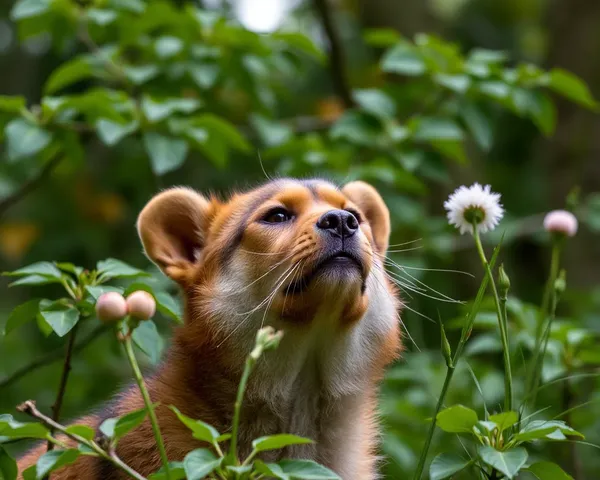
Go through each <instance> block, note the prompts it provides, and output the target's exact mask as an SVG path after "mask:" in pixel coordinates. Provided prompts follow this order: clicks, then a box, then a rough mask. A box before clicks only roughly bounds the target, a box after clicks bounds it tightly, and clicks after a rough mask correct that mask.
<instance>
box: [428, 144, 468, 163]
mask: <svg viewBox="0 0 600 480" xmlns="http://www.w3.org/2000/svg"><path fill="white" fill-rule="evenodd" d="M431 146H432V147H433V148H434V149H435V150H437V151H438V152H440V153H441V154H442V155H444V156H445V157H448V158H450V159H451V160H454V161H456V162H458V163H461V164H465V163H467V154H466V153H465V148H464V145H463V142H461V141H455V140H439V141H432V142H431Z"/></svg>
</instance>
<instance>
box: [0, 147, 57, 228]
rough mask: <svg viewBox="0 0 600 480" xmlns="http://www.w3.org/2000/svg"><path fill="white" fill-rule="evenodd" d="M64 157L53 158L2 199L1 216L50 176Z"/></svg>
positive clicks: (0, 203) (0, 205)
mask: <svg viewBox="0 0 600 480" xmlns="http://www.w3.org/2000/svg"><path fill="white" fill-rule="evenodd" d="M62 159H63V156H61V155H56V156H55V157H54V158H52V159H51V160H50V161H48V163H46V165H44V167H43V168H42V169H41V170H40V171H39V172H38V174H37V175H35V176H34V177H32V178H30V179H29V180H28V181H26V182H25V183H24V184H23V185H21V186H20V187H19V189H18V190H16V191H15V192H13V193H12V194H11V195H9V196H7V197H5V198H3V199H2V200H0V218H2V216H3V215H4V214H5V213H6V211H7V210H8V209H9V208H10V207H12V206H13V205H14V204H16V203H18V202H19V201H21V200H22V199H23V198H24V197H26V196H27V195H29V194H30V193H31V192H32V191H33V190H35V189H36V188H37V187H39V186H40V185H41V184H42V183H43V182H44V181H45V180H46V178H47V177H48V176H50V174H51V173H52V171H53V170H54V169H55V168H56V166H57V165H58V164H59V163H60V161H61V160H62Z"/></svg>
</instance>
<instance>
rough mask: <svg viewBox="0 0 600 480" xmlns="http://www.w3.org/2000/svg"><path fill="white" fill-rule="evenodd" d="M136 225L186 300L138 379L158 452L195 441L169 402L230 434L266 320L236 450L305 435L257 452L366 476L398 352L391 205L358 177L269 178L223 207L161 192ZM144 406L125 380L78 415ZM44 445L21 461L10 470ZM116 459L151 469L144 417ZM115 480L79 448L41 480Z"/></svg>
mask: <svg viewBox="0 0 600 480" xmlns="http://www.w3.org/2000/svg"><path fill="white" fill-rule="evenodd" d="M137 228H138V232H139V236H140V238H141V241H142V244H143V246H144V250H145V252H146V254H147V256H148V257H149V258H150V259H151V260H152V261H153V262H154V263H156V264H157V265H158V266H159V267H160V268H161V269H162V271H163V272H164V273H165V274H166V275H167V276H168V277H170V278H171V279H173V280H174V281H175V282H177V283H178V284H179V285H180V286H181V289H182V291H183V295H184V303H185V309H184V310H185V313H184V325H183V326H181V327H178V328H177V329H176V330H175V333H174V337H173V341H172V345H171V347H170V349H169V350H168V352H167V353H166V355H165V359H164V360H163V362H162V364H161V366H160V367H159V368H158V369H157V371H156V372H155V373H153V374H152V375H151V376H149V377H148V378H147V379H146V382H147V385H148V389H149V391H150V395H151V397H152V400H153V401H154V402H159V403H160V405H159V406H158V408H157V411H156V413H157V416H158V421H159V425H160V429H161V431H162V434H163V437H164V442H165V447H166V450H167V455H168V457H169V459H170V460H179V461H181V460H183V458H184V457H185V455H186V454H187V453H189V452H190V451H191V450H193V449H195V448H199V447H203V446H206V445H205V444H202V443H201V442H199V441H198V440H195V439H193V438H192V435H191V432H190V431H189V430H188V428H187V427H186V426H185V425H183V424H182V423H181V422H180V421H179V420H178V419H177V418H176V416H175V414H174V413H173V412H172V411H171V410H170V409H169V408H168V406H169V405H174V406H176V407H177V408H178V409H179V410H180V411H181V412H182V413H184V414H185V415H188V416H190V417H192V418H197V419H201V420H203V421H205V422H207V423H209V424H211V425H213V426H215V427H216V428H217V429H218V430H219V431H221V432H226V431H228V429H229V428H230V426H231V421H232V416H233V406H234V402H235V395H236V391H237V387H238V383H239V381H240V377H241V373H242V370H243V366H244V361H245V359H246V356H247V355H248V353H249V352H250V350H251V348H252V346H253V343H254V339H255V335H256V332H257V330H258V329H259V328H260V327H261V326H265V325H271V326H273V327H274V328H275V329H278V330H283V331H284V336H283V339H282V341H281V344H280V345H279V348H277V349H276V350H274V351H269V352H267V353H266V354H265V355H264V356H263V357H261V359H260V360H259V362H258V364H257V365H256V368H255V370H254V371H253V373H252V375H251V377H250V380H249V383H248V389H247V394H246V397H245V399H244V403H243V407H242V413H241V423H240V437H239V448H240V454H241V455H242V457H244V456H246V455H248V454H249V453H250V451H251V441H252V440H253V439H254V438H257V437H259V436H263V435H271V434H276V433H292V434H296V435H301V436H304V437H308V438H311V439H313V440H314V441H315V443H314V444H308V445H298V446H291V447H287V448H285V449H283V450H277V451H273V452H265V453H264V454H263V456H262V457H261V458H263V459H265V460H268V461H274V460H275V461H276V460H279V459H281V458H303V459H311V460H315V461H317V462H319V463H321V464H323V465H325V466H327V467H328V468H330V469H331V470H333V471H335V472H336V473H337V474H339V475H340V477H342V478H343V479H344V480H371V479H375V478H377V446H378V438H379V432H378V425H377V415H376V396H377V390H378V384H379V382H380V380H381V379H382V376H383V374H384V368H385V366H386V365H387V364H389V363H390V362H391V361H393V360H394V359H395V358H397V356H398V355H399V352H400V348H401V340H400V329H399V320H398V314H399V308H400V300H399V299H398V296H397V292H396V291H395V289H394V287H393V286H392V284H391V283H390V282H389V281H388V279H387V277H386V275H385V272H384V266H383V259H384V256H385V254H386V250H387V247H388V240H389V235H390V219H389V212H388V209H387V208H386V206H385V204H384V202H383V200H382V198H381V196H380V195H379V194H378V192H377V191H376V190H375V189H374V188H373V187H372V186H370V185H368V184H366V183H364V182H360V181H356V182H351V183H349V184H346V185H345V186H343V187H341V188H339V187H337V186H335V185H333V184H332V183H329V182H327V181H324V180H294V179H277V180H273V181H270V182H268V183H266V184H264V185H262V186H260V187H259V188H256V189H254V190H251V191H248V192H246V193H238V194H234V195H232V196H231V198H229V199H228V200H227V201H225V202H223V201H220V200H218V199H217V198H215V197H205V196H203V195H201V194H200V193H197V192H196V191H194V190H191V189H189V188H172V189H169V190H166V191H163V192H162V193H159V194H158V195H156V196H155V197H154V198H153V199H151V200H150V201H149V203H148V204H147V205H146V207H145V208H144V209H143V210H142V212H141V213H140V215H139V218H138V222H137ZM142 407H143V401H142V398H141V395H140V393H139V392H138V390H137V388H130V389H127V390H125V391H124V392H123V393H121V394H120V395H119V396H118V397H117V398H115V399H114V400H113V401H112V402H110V403H109V404H108V406H106V407H105V408H104V409H103V410H101V412H100V413H98V414H96V415H92V416H88V417H84V418H82V419H80V420H79V421H78V422H77V423H82V424H86V425H89V426H91V427H94V428H97V427H98V426H99V425H100V423H102V421H103V420H105V419H106V418H109V417H116V416H121V415H123V414H125V413H127V412H129V411H132V410H135V409H139V408H142ZM44 448H45V446H40V447H39V448H37V449H35V450H33V451H31V452H29V453H28V454H26V455H25V456H24V457H23V458H21V459H20V460H19V462H18V466H19V471H20V472H22V471H23V470H24V469H26V468H27V467H29V466H30V465H32V464H34V463H35V461H36V460H37V458H38V457H39V456H40V455H41V454H42V453H43V452H44ZM117 454H118V456H119V457H120V458H121V459H122V460H123V461H124V462H125V463H127V464H128V465H130V466H131V467H132V468H133V469H135V470H136V471H138V472H139V473H141V474H142V475H145V476H147V475H149V474H151V473H153V472H155V471H156V470H158V469H159V468H160V467H161V462H160V457H159V453H158V450H157V447H156V445H155V441H154V437H153V434H152V430H151V426H150V424H149V423H148V421H146V423H143V424H142V425H141V426H139V427H138V428H136V429H135V430H133V431H132V432H130V433H129V434H127V435H126V436H125V437H124V438H123V439H122V440H121V441H120V442H119V444H118V448H117ZM122 478H126V477H125V476H124V474H123V473H122V472H120V471H119V470H117V469H116V468H115V467H114V466H113V465H112V464H111V463H108V462H106V461H104V460H102V459H99V458H96V457H89V456H86V457H80V458H79V459H78V460H77V461H76V462H75V463H73V464H71V465H68V466H66V467H63V468H62V469H60V470H58V471H57V472H55V473H52V479H53V480H76V479H77V480H84V479H85V480H112V479H114V480H117V479H122Z"/></svg>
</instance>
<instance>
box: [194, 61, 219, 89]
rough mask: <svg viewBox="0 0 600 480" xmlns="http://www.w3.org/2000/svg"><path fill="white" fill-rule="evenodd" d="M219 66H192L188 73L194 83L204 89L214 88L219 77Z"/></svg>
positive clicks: (208, 64)
mask: <svg viewBox="0 0 600 480" xmlns="http://www.w3.org/2000/svg"><path fill="white" fill-rule="evenodd" d="M219 71H220V69H219V66H218V65H212V64H210V63H207V64H204V65H191V66H190V67H189V68H188V72H189V74H190V75H191V77H192V80H194V83H196V85H198V86H199V87H200V88H202V89H206V88H210V87H212V86H213V85H214V84H215V82H216V81H217V78H218V77H219Z"/></svg>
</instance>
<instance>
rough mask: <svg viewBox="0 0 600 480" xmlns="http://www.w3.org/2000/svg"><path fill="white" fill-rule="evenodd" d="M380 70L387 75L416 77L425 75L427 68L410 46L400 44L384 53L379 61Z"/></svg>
mask: <svg viewBox="0 0 600 480" xmlns="http://www.w3.org/2000/svg"><path fill="white" fill-rule="evenodd" d="M381 69H382V70H383V71H384V72H388V73H399V74H401V75H409V76H418V75H422V74H424V73H425V71H426V70H427V66H426V64H425V61H424V60H423V58H422V57H421V56H420V55H419V54H418V53H417V52H415V51H414V50H413V48H411V46H410V45H408V44H405V43H401V44H399V45H396V46H395V47H394V48H392V49H391V50H389V51H388V52H386V54H385V55H384V56H383V58H382V60H381Z"/></svg>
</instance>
